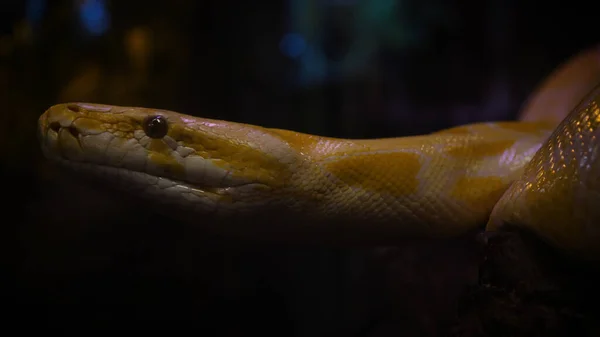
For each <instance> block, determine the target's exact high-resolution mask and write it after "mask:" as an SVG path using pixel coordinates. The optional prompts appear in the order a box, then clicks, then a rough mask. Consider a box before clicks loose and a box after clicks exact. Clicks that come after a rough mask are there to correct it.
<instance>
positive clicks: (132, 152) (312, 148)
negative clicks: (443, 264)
mask: <svg viewBox="0 0 600 337" xmlns="http://www.w3.org/2000/svg"><path fill="white" fill-rule="evenodd" d="M586 55H587V56H586ZM585 57H588V59H586V58H585ZM582 60H583V61H582ZM586 62H587V63H586ZM594 62H595V61H594ZM582 63H583V64H584V65H585V66H588V65H590V60H589V52H588V53H587V54H585V55H584V56H579V57H578V58H575V59H574V61H571V62H570V63H567V65H565V66H563V67H562V68H561V69H559V71H558V72H556V73H555V74H554V76H551V79H550V80H549V81H547V82H546V85H545V86H542V89H541V91H540V92H541V93H542V94H544V93H548V92H549V90H548V88H555V89H556V83H559V82H560V83H562V82H564V79H569V80H572V77H573V76H572V75H573V70H572V69H574V68H573V64H578V65H581V64H582ZM575 68H577V67H575ZM597 68H598V69H600V66H597ZM569 69H571V70H569ZM578 69H579V70H577V71H579V72H581V69H583V70H585V72H586V73H592V75H593V76H588V77H587V78H586V79H585V80H584V81H577V80H575V81H574V83H579V84H580V85H579V87H577V86H574V85H571V86H569V88H574V87H575V89H573V90H574V92H573V93H571V94H569V97H570V99H571V101H570V102H567V104H571V105H570V107H569V108H566V107H565V108H562V109H558V106H557V105H556V104H551V105H550V107H551V108H552V107H554V108H557V109H556V111H554V113H555V118H551V119H550V120H546V121H542V119H543V118H542V117H545V116H548V115H550V116H551V115H552V113H540V112H539V111H540V110H544V109H547V108H548V106H546V107H545V108H544V103H543V102H542V103H540V102H539V97H543V95H542V94H539V93H538V94H537V96H534V97H537V98H538V101H535V99H534V100H532V101H530V106H529V107H528V108H527V109H525V111H526V112H525V114H524V117H523V119H527V120H540V121H523V120H522V121H518V122H496V123H479V124H471V125H465V126H460V127H455V128H451V129H447V130H443V131H439V132H435V133H432V134H429V135H422V136H413V137H402V138H390V139H368V140H357V139H335V138H327V137H320V136H315V135H308V134H302V133H297V132H293V131H288V130H280V129H268V128H263V127H259V126H254V125H247V124H240V123H234V122H227V121H220V120H210V119H203V118H197V117H192V116H188V115H184V114H180V113H176V112H172V111H165V110H157V109H147V108H136V107H118V106H110V105H100V104H89V103H67V104H59V105H55V106H53V107H51V108H50V109H48V110H47V111H46V112H45V113H44V114H43V115H42V116H41V117H40V118H39V128H38V129H39V130H38V132H39V136H40V139H41V147H42V150H43V152H44V154H45V155H46V156H47V157H48V158H51V159H55V160H57V161H58V162H59V163H61V164H65V165H67V166H68V167H70V168H73V169H75V170H77V171H80V172H82V173H84V174H93V175H94V176H97V177H100V178H101V179H103V181H106V182H110V183H114V184H116V185H118V186H119V187H120V188H123V189H126V190H129V191H130V192H132V193H133V194H134V195H136V196H140V197H144V198H147V199H148V200H149V201H150V202H151V203H150V205H153V206H158V207H156V209H157V210H159V211H163V212H164V213H166V214H169V215H170V216H172V217H176V218H180V219H183V220H185V221H188V222H191V223H193V224H195V225H197V226H205V227H208V228H217V229H219V230H223V231H226V232H231V233H238V234H239V233H242V234H244V235H253V236H255V237H260V238H273V239H277V240H294V239H297V240H301V241H306V240H309V241H310V240H312V241H315V242H318V241H329V242H354V243H369V244H395V243H398V242H399V241H398V240H403V239H430V238H441V239H443V238H451V237H455V236H459V235H462V234H465V233H467V232H469V231H473V230H476V229H477V228H479V227H482V226H483V225H485V224H486V222H487V223H488V226H487V229H488V230H495V229H497V228H498V227H500V226H502V225H503V224H505V223H509V224H512V225H515V226H522V227H524V228H527V229H529V230H532V231H534V232H535V233H537V234H538V235H539V236H540V237H542V238H543V239H544V240H546V241H548V242H550V243H552V244H553V245H555V246H556V247H558V248H560V249H563V250H565V251H567V252H569V253H570V254H573V255H575V256H579V257H582V258H585V259H597V258H600V248H596V247H597V245H596V242H597V241H598V239H599V238H600V223H597V222H598V220H600V207H598V206H600V204H598V201H599V200H600V194H598V193H600V180H599V177H600V175H599V172H600V171H599V170H600V159H599V158H598V157H597V150H598V144H597V140H596V137H597V136H600V131H599V130H598V127H599V125H600V107H599V105H600V90H598V89H595V90H593V91H592V93H591V94H590V95H588V96H587V98H586V99H584V100H583V102H582V103H581V104H580V105H579V106H578V107H577V108H575V109H572V106H573V105H575V103H576V101H579V100H580V99H581V98H582V96H583V93H585V92H588V91H589V90H590V87H591V83H592V82H595V79H596V78H600V77H598V76H597V75H598V73H600V70H598V69H595V68H594V70H593V71H588V69H587V68H586V67H583V68H581V66H579V68H578ZM594 71H595V73H594ZM557 79H559V80H557ZM561 79H563V80H562V82H561ZM553 81H554V82H553ZM556 81H558V82H556ZM555 82H556V83H555ZM578 95H579V97H578ZM573 97H575V98H573ZM542 101H543V99H542ZM563 101H564V100H563ZM536 105H537V106H536ZM569 110H572V112H571V113H570V114H569V115H568V117H567V118H566V119H565V120H564V121H563V122H562V123H561V124H560V125H559V126H558V127H557V124H558V120H559V119H562V117H564V116H565V115H566V114H567V113H568V112H569ZM550 112H552V111H550ZM536 114H537V115H539V116H536ZM556 116H558V118H559V119H557V118H556ZM597 204H598V206H597ZM490 215H491V216H490Z"/></svg>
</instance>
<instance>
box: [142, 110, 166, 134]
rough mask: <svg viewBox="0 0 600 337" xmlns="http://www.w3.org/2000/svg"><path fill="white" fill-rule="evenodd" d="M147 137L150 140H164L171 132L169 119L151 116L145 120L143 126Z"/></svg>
mask: <svg viewBox="0 0 600 337" xmlns="http://www.w3.org/2000/svg"><path fill="white" fill-rule="evenodd" d="M142 127H143V128H144V132H145V133H146V136H148V137H150V138H162V137H164V136H166V135H167V131H169V124H168V123H167V119H166V118H164V117H163V116H160V115H159V116H149V117H146V118H145V119H144V123H143V124H142Z"/></svg>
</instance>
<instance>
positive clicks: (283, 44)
mask: <svg viewBox="0 0 600 337" xmlns="http://www.w3.org/2000/svg"><path fill="white" fill-rule="evenodd" d="M0 8H1V12H0V13H1V20H0V104H1V106H0V111H1V116H2V121H1V122H0V149H1V151H2V156H0V161H1V162H0V170H1V173H2V176H1V177H2V184H3V186H2V189H1V190H2V191H3V194H4V196H3V197H4V198H5V199H6V200H7V201H5V202H3V205H4V207H5V210H4V212H3V213H4V214H3V215H4V216H3V218H2V224H3V225H2V229H3V231H4V232H3V233H2V237H3V238H5V239H6V240H5V241H6V242H5V243H4V244H3V245H2V247H3V248H5V253H4V254H3V256H4V258H5V259H4V260H5V261H4V262H5V263H3V264H4V265H5V266H6V268H3V269H4V270H5V271H6V273H5V276H3V277H2V279H3V283H4V286H3V289H4V290H3V296H5V298H6V300H3V301H2V302H3V303H5V304H6V305H7V308H8V309H9V312H8V313H7V314H5V315H3V319H4V320H5V321H6V322H7V323H11V324H14V325H15V326H18V327H19V328H20V329H21V330H22V331H23V330H27V329H30V328H45V329H52V330H53V331H54V330H56V331H60V332H63V333H64V334H71V333H82V332H83V333H89V332H93V331H104V330H103V329H108V330H106V331H112V330H113V329H115V328H116V327H117V326H119V327H120V329H121V327H126V328H130V329H135V330H136V331H137V332H140V333H144V332H152V331H156V329H158V328H164V329H167V330H166V331H170V332H174V331H184V330H185V331H193V332H196V333H205V334H208V335H211V336H246V335H250V334H255V333H260V334H262V335H277V336H331V335H334V336H383V335H390V334H394V335H436V334H437V333H438V332H439V331H440V330H439V329H441V328H440V327H442V326H445V325H448V324H451V323H449V322H451V320H452V318H453V315H454V311H455V304H454V302H453V298H454V297H455V295H456V292H457V291H458V290H457V289H460V286H461V283H460V282H462V281H460V280H464V279H469V278H470V277H471V276H472V274H471V273H472V270H466V269H464V268H463V269H461V268H462V267H458V265H459V263H458V262H456V261H455V260H454V259H456V260H457V261H458V260H460V259H461V258H464V256H463V255H461V254H463V253H460V252H459V253H457V254H455V255H456V256H446V257H433V255H435V254H431V256H419V257H414V256H411V255H410V254H408V255H407V254H401V255H402V257H401V258H400V259H399V260H398V259H393V258H389V256H388V258H381V256H382V254H384V253H381V252H380V251H376V250H361V251H358V250H350V249H334V248H324V247H283V246H278V245H276V244H272V245H266V244H256V243H252V242H239V241H235V240H233V239H231V238H218V237H210V236H206V235H202V234H199V233H194V234H193V235H191V234H190V230H189V229H187V228H184V226H182V225H181V224H177V223H174V222H173V221H171V220H168V219H165V218H162V217H160V216H158V215H156V214H154V213H153V212H152V210H151V209H147V208H145V207H144V205H140V204H135V203H130V202H121V201H120V200H119V199H117V197H116V196H115V195H114V194H112V193H110V192H109V191H104V190H102V189H101V188H98V187H97V186H92V185H89V184H87V183H86V182H83V181H79V180H76V179H72V178H71V177H70V176H69V175H68V174H65V173H64V172H62V171H61V170H59V169H57V168H56V167H54V166H53V165H51V164H49V163H47V162H46V161H45V160H44V159H43V158H42V156H41V153H40V151H39V148H38V145H37V139H36V136H35V127H36V120H37V118H38V116H39V115H40V114H41V113H42V112H43V111H44V110H45V109H46V108H48V107H49V106H51V105H53V104H56V103H59V102H67V101H87V102H96V103H105V104H114V105H135V106H144V107H153V108H163V109H169V110H175V111H179V112H183V113H186V114H191V115H196V116H202V117H208V118H218V119H225V120H232V121H239V122H246V123H252V124H259V125H262V126H267V127H277V128H287V129H293V130H296V131H301V132H308V133H315V134H320V135H325V136H336V137H348V138H365V137H387V136H405V135H411V134H421V133H426V132H431V131H435V130H438V129H441V128H445V127H450V126H454V125H459V124H464V123H468V122H476V121H489V120H506V119H514V118H515V116H516V114H517V112H518V111H519V108H520V106H521V105H522V104H523V102H524V100H525V99H526V97H527V95H528V94H529V93H530V92H531V91H532V90H533V88H534V87H535V85H536V84H538V83H539V81H541V80H542V79H543V77H544V76H546V75H548V74H549V73H550V72H551V71H552V70H553V69H554V68H555V67H556V66H558V65H559V64H560V63H561V62H563V61H565V60H566V59H567V58H568V57H570V56H572V55H573V54H575V53H577V52H579V51H581V50H583V49H585V48H587V47H591V46H593V45H595V44H596V43H597V42H598V40H599V39H598V36H597V30H598V29H597V22H596V19H597V15H596V13H595V12H594V11H591V10H590V9H589V8H588V7H587V5H584V3H583V2H578V1H574V2H569V4H568V5H565V3H564V2H563V3H561V2H557V3H556V4H551V3H543V4H536V3H534V2H526V1H512V0H486V1H475V0H464V1H441V0H282V1H272V2H261V1H214V0H210V1H208V0H207V1H192V0H170V1H148V0H146V1H141V0H129V1H110V0H53V1H49V0H22V1H19V0H4V1H2V3H1V4H0ZM199 221H201V219H199ZM432 249H433V248H432ZM465 254H466V253H465ZM384 255H385V254H384ZM428 259H429V260H428ZM455 262H456V264H454V263H455ZM398 266H400V267H398ZM467 269H468V268H467ZM457 280H459V281H457ZM476 325H477V324H475V323H474V327H473V329H474V330H473V331H476V330H477V329H478V327H477V326H476ZM48 331H50V330H48ZM474 334H475V333H474ZM465 335H467V334H466V333H465Z"/></svg>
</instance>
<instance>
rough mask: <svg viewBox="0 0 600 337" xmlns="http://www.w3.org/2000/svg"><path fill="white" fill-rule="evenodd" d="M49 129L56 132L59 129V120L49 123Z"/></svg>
mask: <svg viewBox="0 0 600 337" xmlns="http://www.w3.org/2000/svg"><path fill="white" fill-rule="evenodd" d="M50 130H52V131H54V132H58V130H60V123H59V122H52V123H50Z"/></svg>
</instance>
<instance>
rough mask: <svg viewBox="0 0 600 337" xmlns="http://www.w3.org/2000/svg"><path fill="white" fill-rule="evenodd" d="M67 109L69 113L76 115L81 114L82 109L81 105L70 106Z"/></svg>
mask: <svg viewBox="0 0 600 337" xmlns="http://www.w3.org/2000/svg"><path fill="white" fill-rule="evenodd" d="M67 109H68V110H69V111H72V112H76V113H79V112H81V108H80V107H79V105H76V104H68V105H67Z"/></svg>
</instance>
